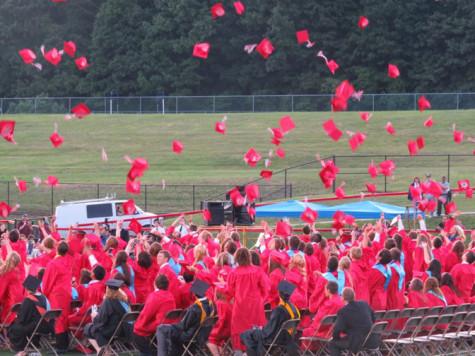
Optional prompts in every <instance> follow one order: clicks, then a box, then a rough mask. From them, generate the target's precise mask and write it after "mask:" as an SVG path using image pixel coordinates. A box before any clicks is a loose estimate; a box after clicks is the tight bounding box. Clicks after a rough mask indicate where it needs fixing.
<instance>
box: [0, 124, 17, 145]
mask: <svg viewBox="0 0 475 356" xmlns="http://www.w3.org/2000/svg"><path fill="white" fill-rule="evenodd" d="M15 125H16V122H15V121H13V120H0V135H1V136H2V137H3V138H4V139H5V140H6V141H8V142H11V143H15V138H14V135H15Z"/></svg>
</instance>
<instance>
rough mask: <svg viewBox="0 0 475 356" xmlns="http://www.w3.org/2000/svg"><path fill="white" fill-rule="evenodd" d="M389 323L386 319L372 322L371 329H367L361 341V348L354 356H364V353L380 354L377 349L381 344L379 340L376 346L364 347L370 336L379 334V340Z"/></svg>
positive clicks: (379, 355) (380, 355)
mask: <svg viewBox="0 0 475 356" xmlns="http://www.w3.org/2000/svg"><path fill="white" fill-rule="evenodd" d="M388 325H389V323H388V322H387V321H379V322H376V323H374V324H373V326H372V327H371V330H370V331H369V333H368V335H366V338H365V340H364V342H363V345H362V347H361V350H360V351H358V352H357V353H356V355H355V356H364V355H378V356H382V355H383V354H382V353H381V351H380V350H379V348H380V346H381V342H380V343H379V345H378V346H377V347H376V348H368V347H366V344H367V343H368V341H369V340H370V338H371V337H373V336H379V338H380V340H382V337H383V333H384V331H385V329H386V327H387V326H388Z"/></svg>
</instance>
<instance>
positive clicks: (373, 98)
mask: <svg viewBox="0 0 475 356" xmlns="http://www.w3.org/2000/svg"><path fill="white" fill-rule="evenodd" d="M374 97H375V95H374V94H373V112H374Z"/></svg>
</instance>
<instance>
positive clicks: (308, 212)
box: [300, 206, 318, 224]
mask: <svg viewBox="0 0 475 356" xmlns="http://www.w3.org/2000/svg"><path fill="white" fill-rule="evenodd" d="M317 218H318V213H317V212H316V211H315V210H312V209H311V208H309V207H308V206H307V207H306V208H305V210H304V211H303V212H302V215H300V220H302V221H303V222H306V223H307V224H313V223H314V222H315V220H317Z"/></svg>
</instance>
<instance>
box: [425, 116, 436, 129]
mask: <svg viewBox="0 0 475 356" xmlns="http://www.w3.org/2000/svg"><path fill="white" fill-rule="evenodd" d="M432 125H434V120H432V116H429V117H428V118H427V120H426V121H424V127H432Z"/></svg>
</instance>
